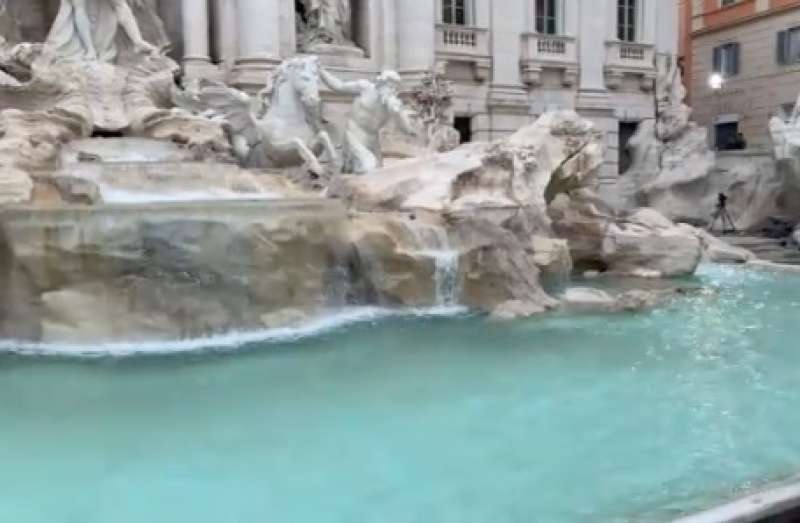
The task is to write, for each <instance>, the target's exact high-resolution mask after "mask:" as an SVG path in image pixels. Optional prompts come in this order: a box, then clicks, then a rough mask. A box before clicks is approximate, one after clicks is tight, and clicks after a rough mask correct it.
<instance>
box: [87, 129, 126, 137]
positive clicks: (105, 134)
mask: <svg viewBox="0 0 800 523" xmlns="http://www.w3.org/2000/svg"><path fill="white" fill-rule="evenodd" d="M124 136H125V135H124V134H123V133H122V131H105V130H103V129H96V130H95V131H94V132H93V133H92V138H123V137H124Z"/></svg>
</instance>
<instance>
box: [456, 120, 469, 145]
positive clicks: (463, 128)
mask: <svg viewBox="0 0 800 523" xmlns="http://www.w3.org/2000/svg"><path fill="white" fill-rule="evenodd" d="M453 127H455V129H456V131H458V134H459V135H460V137H461V138H460V142H461V143H469V142H471V141H472V117H470V116H456V117H455V119H454V120H453Z"/></svg>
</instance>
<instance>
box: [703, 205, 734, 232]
mask: <svg viewBox="0 0 800 523" xmlns="http://www.w3.org/2000/svg"><path fill="white" fill-rule="evenodd" d="M718 221H719V222H721V223H722V234H728V233H730V232H738V230H737V229H736V223H734V221H733V218H731V215H730V213H729V212H728V209H727V207H725V206H724V205H718V206H717V210H716V211H714V215H713V216H712V220H711V225H709V226H708V230H709V232H711V231H713V230H714V226H715V225H716V224H717V222H718Z"/></svg>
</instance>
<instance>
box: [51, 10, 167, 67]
mask: <svg viewBox="0 0 800 523" xmlns="http://www.w3.org/2000/svg"><path fill="white" fill-rule="evenodd" d="M167 43H168V39H167V36H166V31H165V29H164V25H163V23H162V21H161V19H160V18H159V16H158V14H157V12H156V7H155V2H154V0H127V1H126V0H61V5H60V8H59V10H58V15H57V16H56V19H55V22H53V26H52V28H51V29H50V34H49V36H48V38H47V44H48V46H49V47H50V48H51V49H52V50H53V51H54V52H55V54H56V55H57V56H58V57H59V58H60V59H65V60H98V61H101V62H105V63H118V62H120V61H125V60H127V59H128V58H129V57H131V56H133V55H137V54H142V53H148V52H155V51H156V50H157V49H158V48H160V47H163V46H165V45H167Z"/></svg>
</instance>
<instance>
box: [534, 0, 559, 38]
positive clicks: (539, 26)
mask: <svg viewBox="0 0 800 523" xmlns="http://www.w3.org/2000/svg"><path fill="white" fill-rule="evenodd" d="M536 32H537V33H541V34H549V35H554V34H557V33H558V18H557V15H556V0H536Z"/></svg>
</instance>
